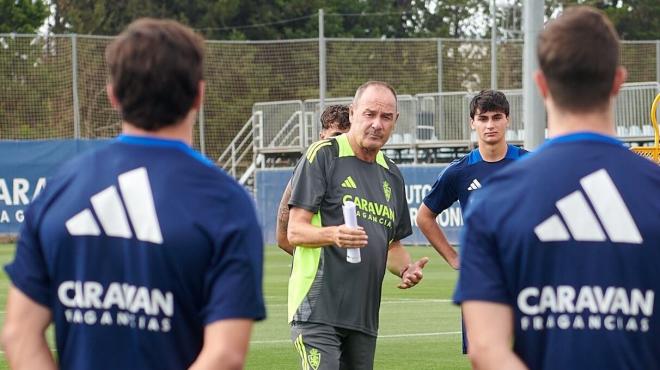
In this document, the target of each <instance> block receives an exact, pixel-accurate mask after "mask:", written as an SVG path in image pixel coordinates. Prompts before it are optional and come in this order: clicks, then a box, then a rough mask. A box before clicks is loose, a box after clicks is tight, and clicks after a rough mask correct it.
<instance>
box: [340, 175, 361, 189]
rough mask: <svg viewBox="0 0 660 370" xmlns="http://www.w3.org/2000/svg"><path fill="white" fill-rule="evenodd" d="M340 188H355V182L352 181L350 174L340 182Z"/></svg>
mask: <svg viewBox="0 0 660 370" xmlns="http://www.w3.org/2000/svg"><path fill="white" fill-rule="evenodd" d="M341 187H342V188H349V189H357V184H356V183H355V181H353V178H352V177H351V176H348V177H347V178H346V180H344V182H342V183H341Z"/></svg>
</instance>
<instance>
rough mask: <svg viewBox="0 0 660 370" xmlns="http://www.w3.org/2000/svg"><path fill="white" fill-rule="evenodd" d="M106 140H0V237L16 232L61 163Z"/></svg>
mask: <svg viewBox="0 0 660 370" xmlns="http://www.w3.org/2000/svg"><path fill="white" fill-rule="evenodd" d="M108 142H109V140H38V141H0V234H15V233H18V231H19V228H20V225H21V223H23V217H24V213H25V209H26V208H27V206H28V205H29V204H30V202H32V200H33V199H34V198H35V197H36V196H37V195H39V193H40V192H41V191H42V190H43V189H44V187H45V186H46V183H47V179H48V177H49V176H51V175H52V174H53V173H54V172H55V171H56V170H57V168H58V167H59V166H60V165H62V164H63V163H64V162H66V161H68V160H69V159H71V158H73V157H75V156H76V155H78V154H79V153H81V152H83V151H86V150H89V149H92V148H98V147H100V146H102V145H105V144H106V143H108Z"/></svg>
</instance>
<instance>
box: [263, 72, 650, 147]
mask: <svg viewBox="0 0 660 370" xmlns="http://www.w3.org/2000/svg"><path fill="white" fill-rule="evenodd" d="M503 92H504V93H505V94H506V96H507V99H508V100H509V105H510V114H509V126H508V129H507V132H506V138H507V140H509V141H512V142H516V141H520V142H522V141H523V138H524V124H523V119H522V118H523V112H522V110H523V104H522V99H523V95H522V90H520V89H517V90H503ZM659 92H660V83H658V82H633V83H626V84H625V85H624V86H623V87H622V88H621V90H620V92H619V95H618V97H617V100H616V102H615V106H614V113H615V124H616V127H617V133H618V135H619V136H620V137H621V138H622V139H623V140H629V141H641V140H644V139H650V138H651V137H652V136H653V128H652V125H651V122H650V120H649V117H648V112H649V109H650V105H651V103H652V102H653V99H654V97H655V95H656V94H658V93H659ZM473 96H474V93H470V92H444V93H422V94H417V95H414V96H411V95H401V96H399V97H398V110H399V113H400V116H399V119H398V121H397V124H396V126H395V129H394V132H393V133H392V136H391V137H390V140H389V142H388V143H387V144H386V146H385V147H386V148H389V149H393V148H397V149H403V148H413V147H442V146H465V147H467V146H469V145H470V144H471V143H474V142H476V137H474V134H475V133H474V131H473V130H471V129H470V127H469V125H468V122H469V120H470V108H469V105H470V100H471V99H472V97H473ZM351 100H352V98H351V97H343V98H332V99H327V100H326V104H350V103H351ZM252 114H253V117H257V119H256V121H255V123H256V125H255V127H256V129H255V130H254V131H253V136H254V148H255V149H256V150H257V152H259V153H273V152H275V153H284V152H287V151H295V152H300V151H302V150H304V148H305V147H307V146H308V145H309V144H311V143H312V142H314V141H316V140H318V130H319V127H320V123H319V122H320V119H319V118H320V103H319V100H318V99H309V100H304V101H303V100H290V101H282V102H277V101H275V102H264V103H256V104H255V105H254V106H253V110H252Z"/></svg>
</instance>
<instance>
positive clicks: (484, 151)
mask: <svg viewBox="0 0 660 370" xmlns="http://www.w3.org/2000/svg"><path fill="white" fill-rule="evenodd" d="M508 149H509V146H508V145H507V144H506V141H504V140H502V141H500V142H498V143H496V144H487V143H479V154H481V158H482V159H483V160H484V161H486V162H497V161H501V160H502V159H504V157H506V152H507V150H508Z"/></svg>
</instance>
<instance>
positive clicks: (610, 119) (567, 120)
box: [547, 104, 616, 138]
mask: <svg viewBox="0 0 660 370" xmlns="http://www.w3.org/2000/svg"><path fill="white" fill-rule="evenodd" d="M547 109H548V136H549V137H550V138H553V137H557V136H563V135H568V134H572V133H576V132H585V131H586V132H595V133H598V134H603V135H608V136H616V130H615V129H614V112H613V110H612V106H611V105H610V106H609V107H607V108H604V109H603V110H595V111H591V112H584V113H582V112H581V113H574V112H568V111H565V110H561V109H557V108H556V107H554V106H552V105H550V104H549V105H548V106H547Z"/></svg>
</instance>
